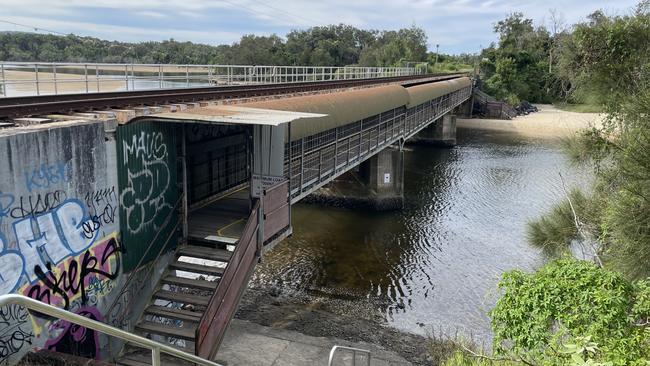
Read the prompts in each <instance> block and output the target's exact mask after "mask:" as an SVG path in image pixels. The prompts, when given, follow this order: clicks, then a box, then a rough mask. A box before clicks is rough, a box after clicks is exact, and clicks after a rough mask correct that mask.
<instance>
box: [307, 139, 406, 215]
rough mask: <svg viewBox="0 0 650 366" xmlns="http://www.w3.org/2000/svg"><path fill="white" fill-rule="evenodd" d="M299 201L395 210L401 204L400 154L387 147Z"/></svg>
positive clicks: (398, 149) (398, 151)
mask: <svg viewBox="0 0 650 366" xmlns="http://www.w3.org/2000/svg"><path fill="white" fill-rule="evenodd" d="M303 202H308V203H315V204H322V205H327V206H336V207H347V208H355V209H356V208H361V209H371V210H376V211H389V210H399V209H401V208H402V207H403V205H404V151H403V150H402V149H400V148H397V147H388V148H385V149H384V150H382V151H380V152H378V153H377V154H375V155H374V156H372V157H371V158H369V159H368V160H366V161H364V162H362V163H361V164H360V165H359V166H358V167H357V169H354V170H352V171H349V172H347V173H345V174H343V175H342V176H340V177H339V178H337V179H335V180H334V181H332V182H330V183H329V184H328V185H326V186H325V187H323V188H321V189H319V190H317V191H316V192H314V193H312V194H311V195H309V196H307V197H306V198H305V199H304V200H303Z"/></svg>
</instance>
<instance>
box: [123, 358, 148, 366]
mask: <svg viewBox="0 0 650 366" xmlns="http://www.w3.org/2000/svg"><path fill="white" fill-rule="evenodd" d="M117 364H118V365H121V366H151V358H149V362H148V363H147V362H144V357H143V358H142V359H138V360H136V359H133V358H130V357H129V356H122V357H120V358H118V359H117Z"/></svg>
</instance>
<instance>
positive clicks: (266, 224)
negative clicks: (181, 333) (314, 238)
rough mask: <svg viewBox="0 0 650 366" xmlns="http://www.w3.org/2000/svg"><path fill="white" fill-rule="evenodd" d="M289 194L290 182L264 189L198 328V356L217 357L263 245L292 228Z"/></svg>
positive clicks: (256, 201)
mask: <svg viewBox="0 0 650 366" xmlns="http://www.w3.org/2000/svg"><path fill="white" fill-rule="evenodd" d="M288 195H289V182H288V181H284V182H281V183H278V184H277V185H275V186H273V187H270V188H268V189H265V190H264V193H263V195H262V197H261V199H256V200H255V202H254V204H253V209H252V211H251V213H250V215H249V216H248V221H247V222H246V226H245V228H244V232H243V234H242V236H241V238H240V239H239V241H238V242H237V245H236V246H235V250H234V251H233V253H232V257H231V259H230V262H229V263H228V265H227V266H226V269H225V271H224V273H223V275H222V276H221V279H220V280H219V285H218V286H217V289H216V290H215V292H214V293H213V294H212V297H211V298H210V301H209V303H208V306H207V308H206V310H205V312H204V313H203V316H202V317H201V321H200V322H199V326H198V327H197V329H196V338H195V339H196V345H195V347H196V349H195V352H196V355H197V356H199V357H202V358H205V359H213V358H214V357H215V355H216V352H217V350H218V349H219V346H220V344H221V341H222V340H223V336H224V334H225V332H226V328H227V327H228V324H229V323H230V320H231V319H232V317H233V316H234V315H235V311H236V310H237V305H238V304H239V300H240V298H241V296H242V294H243V292H244V290H245V289H246V286H247V284H248V279H249V278H250V276H251V274H252V272H253V270H254V269H255V265H256V264H257V262H258V260H259V258H260V256H261V249H262V245H263V244H264V242H267V241H268V240H269V239H271V238H273V237H274V236H275V235H277V234H278V233H281V232H284V231H285V230H286V229H287V228H288V227H289V226H290V225H291V222H290V221H289V220H290V218H289V202H288V198H289V197H288Z"/></svg>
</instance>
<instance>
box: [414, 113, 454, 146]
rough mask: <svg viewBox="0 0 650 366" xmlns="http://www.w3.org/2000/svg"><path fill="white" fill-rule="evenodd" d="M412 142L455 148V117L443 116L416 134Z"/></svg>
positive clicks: (450, 115) (451, 115)
mask: <svg viewBox="0 0 650 366" xmlns="http://www.w3.org/2000/svg"><path fill="white" fill-rule="evenodd" d="M413 140H414V141H415V142H417V143H421V144H428V145H435V146H443V147H452V146H456V115H455V114H452V113H447V114H445V115H444V116H442V118H440V119H438V120H437V121H435V122H433V123H431V124H430V125H428V126H427V127H425V128H423V129H422V130H421V131H420V132H418V133H417V135H415V136H414V138H413Z"/></svg>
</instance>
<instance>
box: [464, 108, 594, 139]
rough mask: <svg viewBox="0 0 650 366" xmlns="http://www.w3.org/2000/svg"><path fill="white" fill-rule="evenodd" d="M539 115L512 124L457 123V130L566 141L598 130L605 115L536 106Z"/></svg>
mask: <svg viewBox="0 0 650 366" xmlns="http://www.w3.org/2000/svg"><path fill="white" fill-rule="evenodd" d="M537 107H538V108H539V112H537V113H531V114H529V115H527V116H519V117H517V118H514V119H512V120H509V121H508V120H501V119H479V118H472V119H460V118H459V119H458V121H457V123H458V124H457V126H458V128H467V129H482V130H492V131H504V132H514V133H518V134H521V135H526V136H533V137H550V138H553V137H566V136H569V135H572V134H574V133H575V132H577V131H579V130H581V129H584V128H589V127H592V126H595V127H600V126H601V125H602V121H603V117H604V115H602V114H599V113H576V112H567V111H563V110H560V109H557V108H555V107H553V106H552V105H537Z"/></svg>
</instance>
